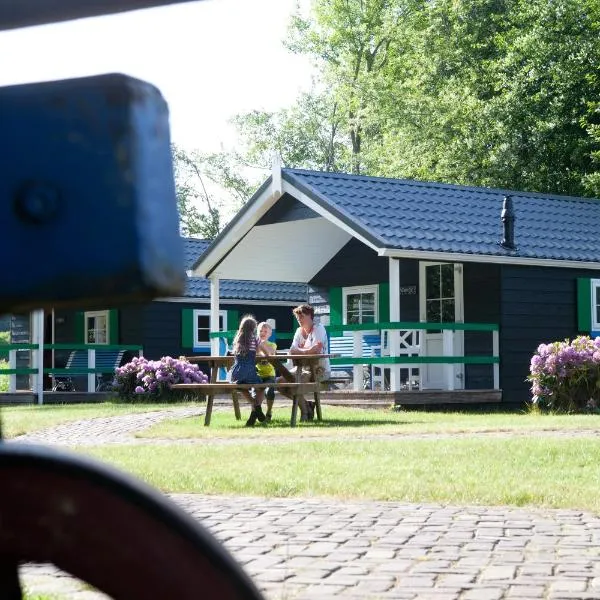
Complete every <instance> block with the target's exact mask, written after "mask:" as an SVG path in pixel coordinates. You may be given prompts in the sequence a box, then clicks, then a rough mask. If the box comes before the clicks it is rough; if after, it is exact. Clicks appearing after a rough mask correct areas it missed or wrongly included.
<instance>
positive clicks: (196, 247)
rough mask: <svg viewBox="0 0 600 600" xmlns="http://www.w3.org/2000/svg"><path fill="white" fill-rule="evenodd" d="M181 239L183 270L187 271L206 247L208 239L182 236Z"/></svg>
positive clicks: (208, 242)
mask: <svg viewBox="0 0 600 600" xmlns="http://www.w3.org/2000/svg"><path fill="white" fill-rule="evenodd" d="M182 240H183V260H184V263H185V270H186V271H189V270H191V268H192V267H193V266H194V263H195V262H196V261H197V260H198V259H199V258H200V256H201V255H202V254H203V253H204V251H205V250H206V249H207V248H208V245H209V244H210V240H201V239H198V238H182Z"/></svg>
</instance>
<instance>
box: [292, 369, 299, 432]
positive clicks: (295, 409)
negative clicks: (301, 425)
mask: <svg viewBox="0 0 600 600" xmlns="http://www.w3.org/2000/svg"><path fill="white" fill-rule="evenodd" d="M295 383H302V363H299V364H298V365H297V366H296V378H295ZM298 396H299V394H298V388H296V389H294V390H293V392H292V418H291V420H290V426H291V427H296V423H297V420H298Z"/></svg>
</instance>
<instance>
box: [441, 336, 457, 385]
mask: <svg viewBox="0 0 600 600" xmlns="http://www.w3.org/2000/svg"><path fill="white" fill-rule="evenodd" d="M442 348H443V352H444V356H454V331H452V329H444V330H443V331H442ZM444 376H445V379H446V389H447V390H450V391H451V390H453V389H454V387H455V381H454V380H455V377H456V373H455V368H454V363H445V364H444Z"/></svg>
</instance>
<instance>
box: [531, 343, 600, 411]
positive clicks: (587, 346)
mask: <svg viewBox="0 0 600 600" xmlns="http://www.w3.org/2000/svg"><path fill="white" fill-rule="evenodd" d="M528 380H529V381H530V382H531V393H532V397H533V403H534V405H537V406H539V407H540V408H541V409H545V410H551V411H553V412H561V413H574V412H585V411H587V412H600V337H597V338H596V339H594V340H592V339H591V338H590V337H589V336H584V335H582V336H579V337H577V338H575V339H574V340H573V341H571V340H568V339H567V340H565V341H564V342H552V343H551V344H540V345H539V346H538V349H537V351H536V353H535V354H534V355H533V357H532V358H531V364H530V375H529V377H528Z"/></svg>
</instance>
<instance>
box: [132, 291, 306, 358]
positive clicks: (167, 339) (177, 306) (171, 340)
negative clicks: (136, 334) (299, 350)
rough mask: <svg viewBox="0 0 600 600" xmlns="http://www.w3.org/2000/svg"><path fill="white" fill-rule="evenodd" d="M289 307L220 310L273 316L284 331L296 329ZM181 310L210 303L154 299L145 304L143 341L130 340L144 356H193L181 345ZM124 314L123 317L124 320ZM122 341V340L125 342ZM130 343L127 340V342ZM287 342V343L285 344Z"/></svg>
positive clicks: (232, 326)
mask: <svg viewBox="0 0 600 600" xmlns="http://www.w3.org/2000/svg"><path fill="white" fill-rule="evenodd" d="M292 308H293V307H291V306H269V305H268V304H264V305H244V304H235V305H233V304H226V305H223V306H222V307H221V309H222V310H237V311H238V313H239V316H240V317H241V316H243V315H245V314H252V315H254V316H255V317H256V319H257V320H258V321H265V320H266V319H275V321H276V324H277V329H278V330H279V331H283V332H290V331H295V328H296V324H295V320H294V318H293V314H292ZM184 309H205V310H208V309H210V304H208V303H205V304H200V303H192V302H189V303H188V302H159V301H155V302H152V303H151V304H149V305H147V306H145V307H144V318H143V331H142V338H141V339H142V341H136V342H133V341H132V342H130V343H136V344H140V343H141V344H142V345H143V346H144V356H146V357H147V358H149V359H153V360H156V359H158V358H160V357H161V356H175V357H177V356H182V355H183V356H186V355H192V354H193V349H192V348H184V347H182V340H181V315H182V311H183V310H184ZM125 318H126V317H123V319H122V320H123V321H124V320H125ZM237 325H238V324H237V323H228V324H227V327H228V328H229V329H237ZM124 343H125V342H124ZM128 343H129V342H128ZM286 344H287V345H286ZM278 346H279V347H281V348H286V347H289V340H281V341H279V342H278Z"/></svg>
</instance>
